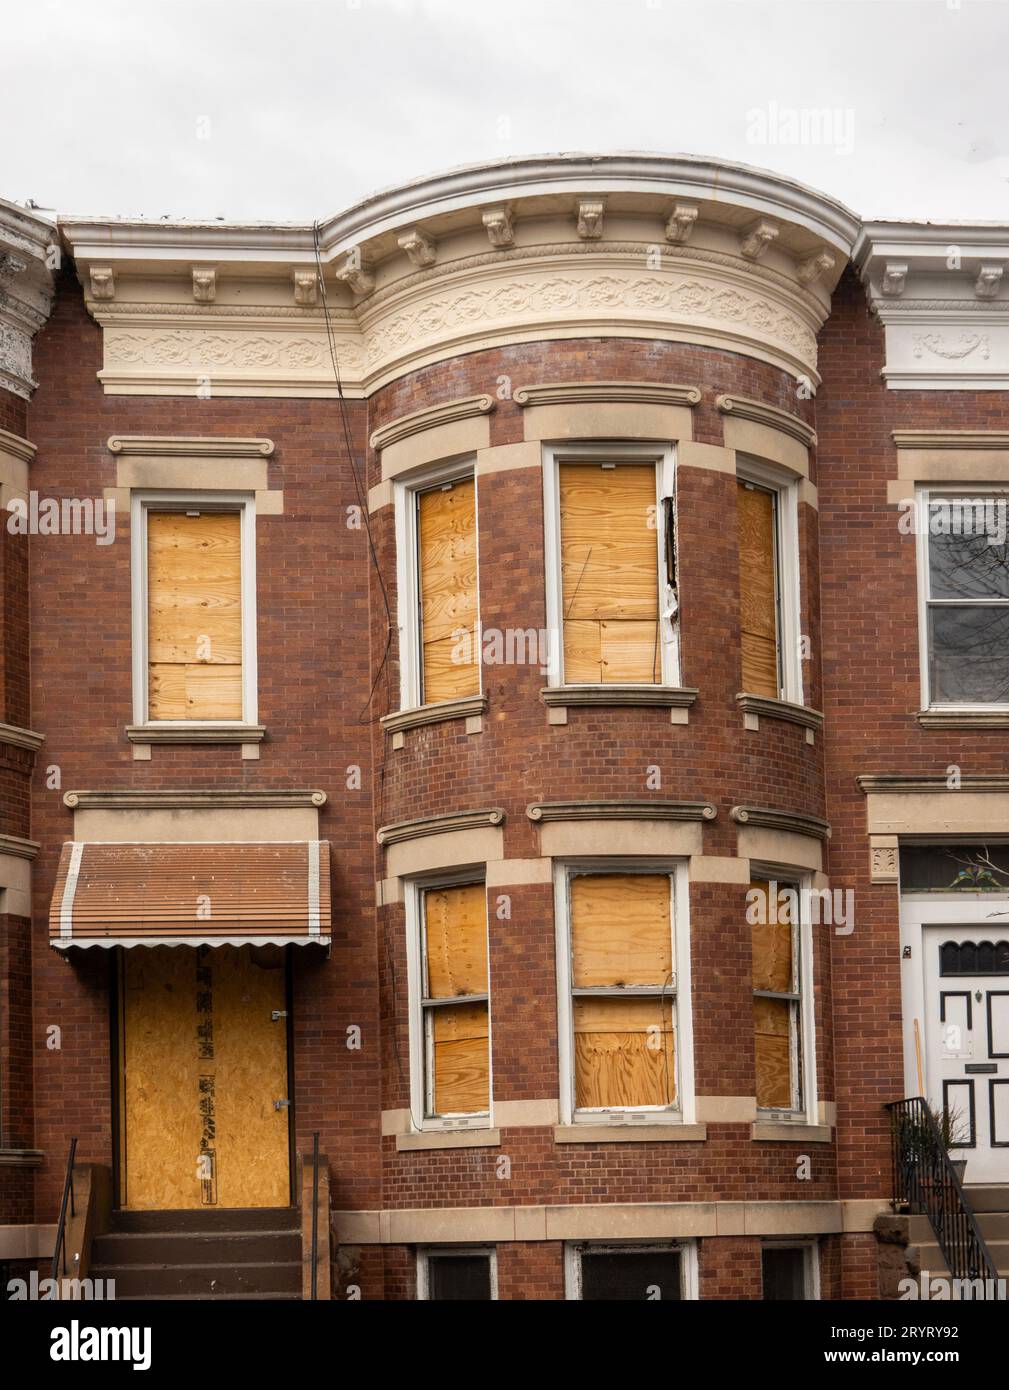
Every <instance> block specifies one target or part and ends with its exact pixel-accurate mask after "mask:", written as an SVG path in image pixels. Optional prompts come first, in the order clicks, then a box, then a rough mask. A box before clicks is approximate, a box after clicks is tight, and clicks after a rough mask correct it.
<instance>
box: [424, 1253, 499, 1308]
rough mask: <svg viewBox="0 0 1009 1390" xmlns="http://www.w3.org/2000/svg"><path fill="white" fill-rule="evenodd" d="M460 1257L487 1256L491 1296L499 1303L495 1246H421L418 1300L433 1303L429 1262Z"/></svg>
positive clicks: (493, 1300)
mask: <svg viewBox="0 0 1009 1390" xmlns="http://www.w3.org/2000/svg"><path fill="white" fill-rule="evenodd" d="M460 1255H486V1257H487V1259H488V1260H489V1261H490V1296H491V1301H492V1302H497V1298H498V1285H497V1246H495V1245H421V1246H418V1248H417V1299H418V1301H419V1302H421V1303H427V1302H430V1301H431V1273H430V1269H429V1264H428V1262H429V1261H430V1260H432V1259H441V1260H444V1259H449V1260H450V1259H453V1258H455V1257H458V1256H460Z"/></svg>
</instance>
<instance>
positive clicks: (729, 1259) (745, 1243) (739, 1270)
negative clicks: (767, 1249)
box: [697, 1236, 763, 1299]
mask: <svg viewBox="0 0 1009 1390" xmlns="http://www.w3.org/2000/svg"><path fill="white" fill-rule="evenodd" d="M760 1249H761V1246H760V1241H759V1240H756V1239H754V1238H753V1237H752V1236H722V1237H720V1238H719V1239H718V1240H702V1241H701V1242H700V1250H699V1252H698V1257H697V1274H698V1291H699V1293H700V1296H701V1298H731V1299H740V1298H741V1299H751V1298H761V1297H762V1296H763V1282H762V1278H761V1268H760Z"/></svg>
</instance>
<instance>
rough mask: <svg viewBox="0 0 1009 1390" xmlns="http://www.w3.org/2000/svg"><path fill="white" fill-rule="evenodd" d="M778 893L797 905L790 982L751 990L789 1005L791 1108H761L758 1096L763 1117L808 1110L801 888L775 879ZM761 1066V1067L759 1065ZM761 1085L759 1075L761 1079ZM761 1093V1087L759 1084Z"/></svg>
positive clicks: (756, 995)
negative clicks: (786, 893)
mask: <svg viewBox="0 0 1009 1390" xmlns="http://www.w3.org/2000/svg"><path fill="white" fill-rule="evenodd" d="M773 881H774V882H775V883H776V887H777V892H778V893H780V892H781V891H782V890H786V891H787V890H791V891H792V892H794V894H795V898H794V901H795V903H796V911H795V914H794V915H795V920H794V921H793V922H791V923H790V924H789V926H790V928H791V932H790V936H791V972H790V974H791V979H790V982H789V985H790V987H789V988H788V989H763V988H761V989H756V988H754V989H752V990H751V993H752V995H753V998H754V999H755V1000H756V999H767V1000H770V1001H772V1002H777V1003H781V1004H786V1005H787V1006H788V1068H789V1094H790V1100H789V1104H788V1105H761V1104H760V1099H759V1094H758V1100H757V1109H758V1111H759V1112H761V1113H764V1114H782V1113H788V1114H798V1113H800V1112H802V1111H804V1109H805V1106H806V1096H805V1093H804V1092H805V1075H804V1072H805V1067H804V1052H805V1017H804V1014H805V1000H804V992H803V972H804V965H805V961H804V952H803V940H802V937H803V929H802V918H801V903H802V886H801V884H799V883H794V882H786V881H783V880H779V879H775V880H773ZM757 1036H758V1034H757V1029H756V1017H755V1018H754V1042H755V1044H756V1038H757ZM758 1066H759V1063H758ZM758 1083H759V1075H758ZM758 1092H759V1084H758Z"/></svg>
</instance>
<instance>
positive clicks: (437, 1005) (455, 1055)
mask: <svg viewBox="0 0 1009 1390" xmlns="http://www.w3.org/2000/svg"><path fill="white" fill-rule="evenodd" d="M423 906H424V1003H423V1009H424V1015H425V1017H424V1034H425V1049H426V1070H427V1078H428V1086H427V1089H428V1111H429V1113H430V1114H432V1115H451V1114H464V1115H465V1114H479V1113H482V1112H484V1111H486V1110H487V1109H488V1108H489V1105H490V1028H489V1014H488V1000H487V898H486V889H485V887H484V885H483V884H482V883H467V884H461V885H456V886H453V887H448V888H437V889H428V890H427V891H426V892H425V893H424V895H423ZM474 996H476V998H474Z"/></svg>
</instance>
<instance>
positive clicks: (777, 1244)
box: [760, 1239, 820, 1303]
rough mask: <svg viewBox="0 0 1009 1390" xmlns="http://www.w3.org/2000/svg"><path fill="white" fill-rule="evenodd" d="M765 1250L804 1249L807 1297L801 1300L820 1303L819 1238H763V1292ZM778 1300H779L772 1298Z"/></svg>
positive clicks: (761, 1276)
mask: <svg viewBox="0 0 1009 1390" xmlns="http://www.w3.org/2000/svg"><path fill="white" fill-rule="evenodd" d="M765 1250H803V1251H805V1257H804V1259H803V1262H802V1264H803V1269H802V1282H803V1288H804V1290H805V1294H806V1297H805V1298H804V1299H802V1300H801V1301H802V1302H804V1303H818V1302H819V1301H820V1242H819V1241H818V1240H815V1239H812V1240H762V1241H761V1242H760V1256H761V1268H760V1280H761V1293H763V1281H764V1268H763V1256H764V1251H765ZM772 1301H775V1302H777V1301H778V1300H772Z"/></svg>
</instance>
